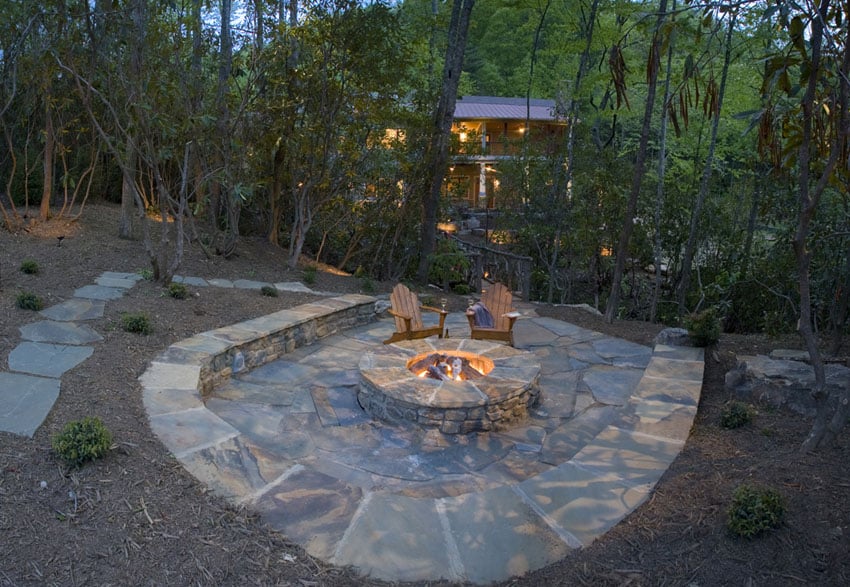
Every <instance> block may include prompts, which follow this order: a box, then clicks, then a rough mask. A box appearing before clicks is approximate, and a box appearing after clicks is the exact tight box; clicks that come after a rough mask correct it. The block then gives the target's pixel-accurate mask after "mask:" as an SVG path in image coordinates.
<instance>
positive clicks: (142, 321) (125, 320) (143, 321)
mask: <svg viewBox="0 0 850 587" xmlns="http://www.w3.org/2000/svg"><path fill="white" fill-rule="evenodd" d="M121 327H122V328H123V329H124V331H125V332H136V333H138V334H150V333H151V332H153V326H151V321H150V319H149V318H148V317H147V315H146V314H144V313H141V312H140V313H138V314H129V313H128V314H121Z"/></svg>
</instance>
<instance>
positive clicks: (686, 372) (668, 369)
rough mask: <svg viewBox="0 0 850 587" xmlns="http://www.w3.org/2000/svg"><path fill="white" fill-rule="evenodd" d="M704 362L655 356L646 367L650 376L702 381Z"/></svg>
mask: <svg viewBox="0 0 850 587" xmlns="http://www.w3.org/2000/svg"><path fill="white" fill-rule="evenodd" d="M703 368H704V364H703V362H702V361H683V360H679V359H667V358H663V357H653V358H652V360H651V361H650V362H649V365H647V367H646V374H647V375H648V376H649V377H666V378H668V379H681V380H683V381H698V382H700V383H701V382H702V372H703Z"/></svg>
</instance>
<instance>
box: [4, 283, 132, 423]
mask: <svg viewBox="0 0 850 587" xmlns="http://www.w3.org/2000/svg"><path fill="white" fill-rule="evenodd" d="M140 279H142V276H141V275H138V274H136V273H115V272H106V273H104V274H103V275H101V276H100V277H99V278H98V279H97V282H96V283H95V284H94V285H87V286H85V287H82V288H80V289H78V290H76V291H75V292H74V297H73V298H72V299H70V300H67V301H65V302H62V303H61V304H56V305H55V306H51V307H49V308H46V309H44V310H42V311H41V316H42V317H44V318H47V320H42V321H40V322H34V323H32V324H27V325H26V326H23V327H21V329H20V331H21V338H23V342H21V344H19V345H18V346H17V347H15V348H14V349H12V352H11V353H9V360H8V363H9V372H8V373H4V372H0V430H3V431H5V432H12V433H13V434H20V435H22V436H29V437H30V438H32V436H33V434H35V431H36V430H37V429H38V427H39V426H41V423H42V422H44V419H45V418H46V417H47V414H48V412H50V409H51V408H52V407H53V404H54V402H55V401H56V398H58V397H59V388H60V378H61V377H62V375H63V374H64V373H65V372H66V371H69V370H71V369H73V368H74V367H76V366H77V365H79V364H80V363H82V362H83V361H85V360H86V359H88V358H89V357H90V356H91V355H92V353H93V352H94V349H93V348H92V347H90V346H87V345H88V344H89V343H93V342H97V341H99V340H103V337H102V336H100V335H99V334H98V333H97V332H95V331H94V330H93V329H92V328H91V327H90V326H87V325H85V324H77V322H79V321H83V320H94V319H96V318H100V317H102V316H103V310H104V308H105V307H106V301H107V300H115V299H118V298H120V297H121V296H122V295H124V293H125V292H126V291H127V290H129V289H130V288H131V287H133V286H134V285H136V282H138V281H139V280H140Z"/></svg>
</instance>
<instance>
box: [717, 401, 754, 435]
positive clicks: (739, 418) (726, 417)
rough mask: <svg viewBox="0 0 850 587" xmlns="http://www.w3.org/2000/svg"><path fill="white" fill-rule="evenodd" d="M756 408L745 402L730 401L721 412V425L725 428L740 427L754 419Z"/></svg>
mask: <svg viewBox="0 0 850 587" xmlns="http://www.w3.org/2000/svg"><path fill="white" fill-rule="evenodd" d="M754 415H755V409H753V407H752V406H751V405H750V404H747V403H744V402H738V401H734V402H728V403H727V404H726V405H725V406H723V410H722V411H721V412H720V425H721V426H723V427H724V428H740V427H741V426H743V425H745V424H749V423H750V422H752V420H753V416H754Z"/></svg>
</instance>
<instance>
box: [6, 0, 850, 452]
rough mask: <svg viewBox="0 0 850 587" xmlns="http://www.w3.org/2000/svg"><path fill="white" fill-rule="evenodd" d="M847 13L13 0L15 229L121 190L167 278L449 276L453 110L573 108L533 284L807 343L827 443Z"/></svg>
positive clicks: (539, 156)
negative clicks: (446, 186)
mask: <svg viewBox="0 0 850 587" xmlns="http://www.w3.org/2000/svg"><path fill="white" fill-rule="evenodd" d="M847 11H848V6H847V5H846V3H845V4H842V3H833V2H831V1H830V0H823V1H821V2H820V3H812V2H786V1H785V0H779V1H776V2H761V1H752V2H749V1H743V2H718V3H697V2H690V3H680V2H678V1H676V0H659V1H658V2H656V3H649V2H623V1H607V0H562V1H552V0H477V2H476V1H474V0H453V1H452V2H438V1H437V0H431V1H428V0H406V1H404V2H397V3H391V2H381V1H374V2H356V1H352V0H316V1H309V0H304V1H301V2H299V1H298V0H279V1H277V2H270V1H267V0H253V1H250V2H233V1H232V0H219V1H218V2H202V1H201V0H186V1H182V2H181V1H176V2H168V3H160V2H147V1H144V0H126V1H120V0H119V1H109V2H107V1H105V0H92V1H83V2H78V1H73V0H52V1H48V2H32V1H29V0H23V1H12V0H0V13H2V15H3V18H2V19H0V70H2V79H0V126H2V129H3V137H2V147H0V213H2V220H3V223H4V225H5V227H6V228H7V229H8V230H13V231H14V230H18V229H19V228H20V227H22V226H24V225H25V224H27V223H28V222H31V221H33V219H34V217H35V219H36V220H41V221H45V220H47V219H48V218H50V217H63V216H69V215H71V214H76V215H79V214H85V204H86V202H88V201H89V200H90V199H92V200H97V199H102V200H108V201H120V202H121V203H122V214H121V220H120V222H119V225H118V226H116V227H115V230H116V231H117V232H118V234H119V235H121V236H123V237H126V238H140V239H141V240H142V241H143V242H144V245H145V250H146V251H147V254H148V258H149V260H150V263H151V269H152V273H153V275H154V277H155V278H156V279H157V280H160V281H164V282H168V281H169V280H170V279H171V276H172V275H173V274H174V273H175V271H177V269H178V268H179V266H180V261H181V256H182V246H183V243H184V242H185V241H186V239H190V240H192V241H196V242H199V243H201V244H202V245H203V246H204V247H205V248H206V249H207V250H208V251H209V254H210V255H223V256H229V255H232V254H233V253H234V252H235V251H237V250H238V247H239V238H240V236H243V235H256V234H262V235H264V236H265V237H266V238H267V239H268V241H269V242H270V244H271V245H275V246H281V247H284V248H285V249H286V251H287V259H288V261H287V262H288V264H289V265H290V266H291V267H294V266H296V264H297V263H298V262H299V260H300V259H301V258H302V255H304V254H308V255H309V256H310V257H312V258H314V259H315V260H316V261H321V262H323V263H328V264H331V265H336V266H338V267H340V268H342V269H345V270H347V271H350V272H358V273H359V274H361V275H367V276H372V277H374V278H376V279H381V280H400V279H407V278H418V279H419V280H420V281H426V280H429V279H430V280H433V281H436V282H438V283H443V282H444V276H442V275H438V274H436V273H439V271H440V270H441V269H440V268H444V267H446V266H447V265H446V263H444V262H441V261H443V260H444V259H440V255H449V256H451V255H454V254H456V253H457V252H456V251H452V250H448V251H446V250H444V249H441V248H439V247H438V244H439V243H438V242H437V241H436V239H435V232H436V223H437V222H438V221H440V220H445V219H447V218H448V217H449V216H450V215H451V214H452V213H454V212H455V211H454V210H451V209H449V208H448V207H447V206H445V202H446V199H445V198H440V197H439V194H440V185H441V182H442V178H443V177H444V175H445V170H446V165H447V160H448V159H447V157H448V154H450V153H451V149H452V145H451V141H450V136H449V134H448V129H447V128H446V124H445V122H446V120H449V121H450V120H451V114H452V112H453V108H454V106H453V105H454V100H455V99H456V97H457V96H458V95H471V94H479V95H494V96H520V97H533V98H551V99H554V100H555V101H556V103H557V109H558V113H559V116H560V117H561V118H563V119H564V120H565V121H566V123H567V129H568V132H567V133H566V134H565V135H564V137H563V138H562V139H561V140H560V141H559V142H558V144H555V145H552V144H545V142H544V143H541V142H539V141H538V142H534V141H532V140H530V139H527V140H526V141H525V142H524V143H523V144H521V145H518V147H520V152H521V155H520V156H518V157H517V158H516V159H515V160H514V161H513V162H512V163H511V164H509V165H505V166H503V167H502V169H501V172H502V176H501V181H500V186H501V187H500V189H501V195H502V201H503V202H504V208H503V209H502V210H500V214H499V216H498V220H497V221H498V223H499V225H498V227H499V228H500V229H503V230H506V231H510V233H511V234H513V235H515V238H514V239H513V241H512V242H511V243H508V244H504V245H500V246H501V247H503V248H505V249H506V250H510V251H511V252H513V253H518V254H522V255H527V256H529V257H531V259H532V264H533V274H532V280H531V283H532V291H531V292H530V293H531V296H532V297H533V298H536V299H543V300H545V301H549V302H560V303H581V302H587V303H590V304H592V305H594V306H596V307H598V308H600V309H604V311H605V316H606V318H607V319H608V320H609V321H610V320H613V319H615V318H639V319H646V320H651V321H660V322H664V323H666V324H680V323H681V320H682V318H683V317H684V316H687V315H689V314H691V313H694V312H697V311H703V310H706V309H708V310H710V311H711V312H713V313H714V314H715V315H717V316H719V317H721V318H722V321H723V327H724V328H725V329H726V330H727V331H729V332H766V333H782V332H787V331H788V330H793V329H795V328H796V329H797V330H799V332H800V334H801V335H802V336H803V339H804V342H805V345H806V348H807V349H808V350H809V353H810V355H811V357H812V363H813V365H814V366H815V372H816V375H817V385H816V388H815V389H814V390H813V393H814V394H815V396H816V397H817V398H818V399H819V401H820V405H821V409H820V411H819V417H818V419H817V421H816V423H815V426H814V427H813V430H812V434H811V436H810V438H809V439H808V440H807V441H806V447H807V448H813V447H815V446H817V445H818V444H819V443H821V442H823V441H824V440H828V439H829V438H831V437H832V436H834V435H835V434H836V433H837V432H838V430H840V429H841V427H842V426H843V424H844V423H845V422H846V420H847V415H848V410H849V409H850V407H848V404H850V402H848V397H847V396H848V395H850V394H848V393H846V392H845V394H844V396H843V397H839V398H835V397H832V398H830V397H829V393H828V392H826V391H825V389H826V386H825V380H824V375H823V357H824V356H826V357H829V356H835V355H837V354H838V352H839V350H840V348H841V344H842V342H843V336H844V335H845V334H846V330H847V313H848V307H850V255H848V251H850V246H848V245H850V243H848V237H850V213H848V212H849V211H848V190H847V179H848V176H847V170H848V150H847V140H846V138H847V134H848V129H850V124H849V123H848V117H847V100H848V86H849V85H850V84H848V72H850V42H848V34H850V33H848V26H847V23H848V22H850V15H848V14H847ZM387 129H396V130H399V131H401V132H397V133H394V134H393V135H392V136H393V137H395V138H393V139H390V138H388V135H387V134H386V130H387ZM36 210H37V211H36ZM154 218H159V219H160V220H161V222H162V230H160V231H156V232H157V233H158V234H159V235H161V236H159V237H157V238H154V237H153V236H152V235H153V234H154V232H155V231H152V228H151V223H152V222H155V220H153V219H154ZM493 246H496V245H493ZM450 258H451V257H450ZM795 325H796V326H795Z"/></svg>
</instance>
